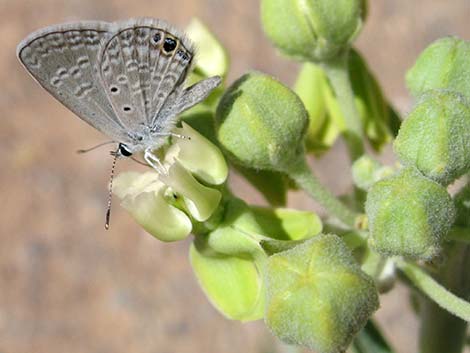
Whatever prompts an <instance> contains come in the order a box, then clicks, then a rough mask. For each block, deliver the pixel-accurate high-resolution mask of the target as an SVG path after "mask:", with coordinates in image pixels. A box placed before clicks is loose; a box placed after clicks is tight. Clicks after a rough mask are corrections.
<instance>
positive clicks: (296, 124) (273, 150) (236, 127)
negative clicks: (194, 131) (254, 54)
mask: <svg viewBox="0 0 470 353" xmlns="http://www.w3.org/2000/svg"><path fill="white" fill-rule="evenodd" d="M307 124H308V116H307V112H306V110H305V108H304V106H303V104H302V101H301V100H300V99H299V97H298V96H297V95H296V94H295V93H294V92H292V91H291V90H290V89H289V88H287V87H286V86H284V85H283V84H281V83H280V82H279V81H277V80H275V79H274V78H272V77H270V76H268V75H264V74H261V73H256V72H254V73H249V74H246V75H244V76H242V77H241V78H240V79H238V80H237V81H236V82H235V83H234V84H233V85H232V86H231V87H229V89H228V90H227V91H226V92H225V94H224V96H223V97H222V99H221V101H220V104H219V106H218V108H217V113H216V129H217V136H218V140H219V142H220V144H221V145H222V146H223V147H224V149H225V150H226V151H227V152H228V155H229V157H230V158H231V159H232V160H234V162H236V163H237V164H240V165H242V166H244V167H248V168H254V169H262V170H274V171H281V172H284V171H286V170H288V169H289V167H290V166H291V165H292V164H293V163H295V162H297V161H298V160H299V158H303V135H304V132H305V129H306V127H307Z"/></svg>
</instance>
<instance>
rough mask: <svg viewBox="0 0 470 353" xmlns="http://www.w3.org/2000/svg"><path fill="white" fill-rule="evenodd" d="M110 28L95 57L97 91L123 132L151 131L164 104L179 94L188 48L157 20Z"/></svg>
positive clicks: (190, 53)
mask: <svg viewBox="0 0 470 353" xmlns="http://www.w3.org/2000/svg"><path fill="white" fill-rule="evenodd" d="M116 26H117V29H115V31H114V33H113V35H112V36H110V37H109V39H107V42H106V43H105V44H103V46H102V48H101V52H100V54H99V60H98V62H99V63H100V68H99V69H100V74H101V79H102V82H103V86H104V87H105V90H106V92H107V94H108V96H109V100H110V102H111V104H112V106H113V108H114V111H115V113H116V114H117V115H118V116H119V117H120V120H121V121H122V122H123V124H124V125H126V127H127V128H128V129H129V130H132V131H138V130H139V129H141V128H142V125H145V126H147V127H148V128H150V129H151V128H153V127H154V126H155V125H156V121H158V119H159V117H161V118H162V119H165V117H166V116H159V112H160V110H161V109H162V107H163V105H164V103H165V102H166V103H168V102H169V101H172V100H173V101H174V100H176V98H177V96H178V94H179V93H180V92H181V90H182V88H183V87H182V86H183V85H182V83H183V82H184V79H185V78H186V75H187V72H188V70H189V68H190V65H191V59H192V57H193V49H192V46H191V44H190V43H189V41H188V40H186V39H185V38H184V36H183V35H181V34H180V33H178V32H177V31H176V30H175V29H173V28H172V27H171V26H169V25H168V24H166V23H165V22H164V21H161V20H155V19H133V20H130V21H126V22H121V23H117V24H116ZM160 123H163V122H162V121H160ZM157 125H158V124H157Z"/></svg>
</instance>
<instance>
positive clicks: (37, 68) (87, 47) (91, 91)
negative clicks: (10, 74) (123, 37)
mask: <svg viewBox="0 0 470 353" xmlns="http://www.w3.org/2000/svg"><path fill="white" fill-rule="evenodd" d="M109 30H110V24H109V23H106V22H91V21H83V22H78V23H69V24H61V25H55V26H50V27H46V28H44V29H41V30H39V31H36V32H34V33H32V34H30V35H29V36H28V37H27V38H25V39H24V40H23V41H22V42H21V43H20V44H19V45H18V47H17V56H18V58H19V60H20V61H21V63H22V64H23V65H24V66H25V68H26V69H27V70H28V71H29V73H30V74H31V75H32V76H33V77H34V78H35V79H36V80H37V81H38V82H39V84H40V85H41V86H42V87H44V88H45V89H46V90H47V91H48V92H49V93H50V94H52V96H54V97H55V98H56V99H58V100H59V101H60V102H61V103H62V104H64V105H65V106H66V107H67V108H69V109H70V110H71V111H73V112H74V113H75V114H77V115H78V116H79V117H80V118H81V119H82V120H84V121H85V122H87V123H88V124H90V125H91V126H93V127H94V128H96V129H98V130H99V131H101V132H102V133H104V134H106V135H108V136H109V137H111V138H112V139H115V140H117V141H120V142H127V141H130V140H129V138H128V136H127V134H126V133H125V129H124V126H123V125H122V123H120V122H119V120H118V118H117V116H116V114H115V113H114V111H113V109H112V107H111V104H110V102H109V101H108V98H107V96H106V94H105V93H104V90H103V87H102V85H101V81H100V78H99V75H97V72H96V63H97V54H98V52H99V49H100V46H101V41H102V40H103V39H104V38H105V37H107V36H108V35H109Z"/></svg>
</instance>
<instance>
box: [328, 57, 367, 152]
mask: <svg viewBox="0 0 470 353" xmlns="http://www.w3.org/2000/svg"><path fill="white" fill-rule="evenodd" d="M348 57H349V51H345V52H344V53H343V54H341V55H339V56H338V57H336V58H334V59H331V60H330V61H328V62H324V63H323V64H322V66H323V69H324V70H325V73H326V75H327V76H328V79H329V80H330V83H331V86H332V87H333V91H334V92H335V94H336V99H337V100H338V103H339V106H340V108H341V112H342V113H343V116H344V122H345V124H346V131H345V132H344V133H343V136H344V138H345V141H346V143H347V145H348V149H349V154H350V157H351V160H352V161H355V160H356V159H358V158H359V157H360V156H362V155H363V154H364V143H363V137H364V136H363V133H362V131H363V129H362V122H361V117H360V115H359V112H358V110H357V107H356V104H355V102H354V92H353V90H352V86H351V81H350V78H349V70H348Z"/></svg>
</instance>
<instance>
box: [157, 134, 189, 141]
mask: <svg viewBox="0 0 470 353" xmlns="http://www.w3.org/2000/svg"><path fill="white" fill-rule="evenodd" d="M154 135H155V136H165V137H167V136H171V137H176V138H178V139H182V140H191V137H189V136H186V135H180V134H175V133H174V132H165V133H155V134H154Z"/></svg>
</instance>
